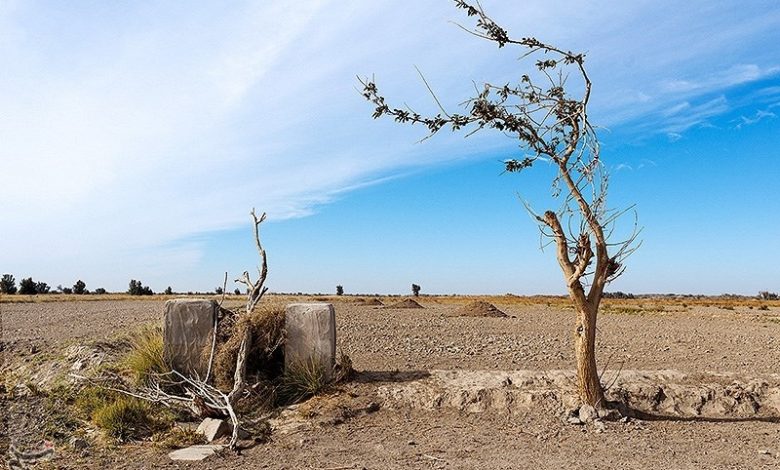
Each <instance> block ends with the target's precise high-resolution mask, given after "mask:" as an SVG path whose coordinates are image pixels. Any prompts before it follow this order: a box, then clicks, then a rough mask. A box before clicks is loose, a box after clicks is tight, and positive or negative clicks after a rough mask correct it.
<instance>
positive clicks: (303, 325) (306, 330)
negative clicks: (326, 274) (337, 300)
mask: <svg viewBox="0 0 780 470" xmlns="http://www.w3.org/2000/svg"><path fill="white" fill-rule="evenodd" d="M284 322H285V329H286V330H287V340H286V343H285V347H284V366H285V368H289V367H291V366H295V365H300V364H307V363H310V362H313V363H314V364H318V365H319V366H320V367H322V368H323V370H324V371H325V377H326V379H328V380H330V379H331V377H332V373H333V366H334V364H335V363H336V310H335V309H334V308H333V305H332V304H328V303H299V304H289V305H288V306H287V308H286V310H285V320H284Z"/></svg>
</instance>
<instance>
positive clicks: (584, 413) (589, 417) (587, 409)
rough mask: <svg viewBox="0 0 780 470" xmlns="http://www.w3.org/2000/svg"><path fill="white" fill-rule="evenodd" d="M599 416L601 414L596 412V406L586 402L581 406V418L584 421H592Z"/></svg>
mask: <svg viewBox="0 0 780 470" xmlns="http://www.w3.org/2000/svg"><path fill="white" fill-rule="evenodd" d="M598 417H599V415H598V413H597V412H596V408H594V407H592V406H591V405H587V404H586V405H582V406H581V407H580V413H579V418H580V421H582V422H583V423H590V422H591V421H593V420H594V419H596V418H598Z"/></svg>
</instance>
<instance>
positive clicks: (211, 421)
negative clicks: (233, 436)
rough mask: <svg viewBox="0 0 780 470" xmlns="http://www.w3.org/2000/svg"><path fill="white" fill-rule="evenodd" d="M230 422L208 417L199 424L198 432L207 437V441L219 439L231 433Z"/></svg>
mask: <svg viewBox="0 0 780 470" xmlns="http://www.w3.org/2000/svg"><path fill="white" fill-rule="evenodd" d="M230 427H231V426H230V423H228V422H227V421H225V420H223V419H215V418H206V419H204V420H203V421H202V422H201V423H200V425H199V426H198V429H197V433H198V434H202V435H203V437H205V438H206V442H211V441H215V440H217V439H219V438H220V437H222V436H227V435H228V434H230V432H231V430H230Z"/></svg>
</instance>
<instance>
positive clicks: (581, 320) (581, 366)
mask: <svg viewBox="0 0 780 470" xmlns="http://www.w3.org/2000/svg"><path fill="white" fill-rule="evenodd" d="M576 308H577V322H576V325H575V328H574V353H575V357H576V360H577V394H578V395H579V398H580V401H581V402H582V403H583V404H588V405H591V406H593V407H594V408H596V409H600V408H604V406H605V401H604V390H603V389H602V387H601V380H600V378H599V373H598V369H597V368H596V314H597V310H596V309H594V308H592V307H590V306H588V305H583V306H580V305H577V307H576Z"/></svg>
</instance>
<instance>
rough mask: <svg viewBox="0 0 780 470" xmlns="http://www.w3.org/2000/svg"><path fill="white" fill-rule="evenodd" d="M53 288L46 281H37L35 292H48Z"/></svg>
mask: <svg viewBox="0 0 780 470" xmlns="http://www.w3.org/2000/svg"><path fill="white" fill-rule="evenodd" d="M50 290H51V287H49V285H48V284H46V283H45V282H36V283H35V292H36V293H37V294H48V293H49V291H50Z"/></svg>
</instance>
